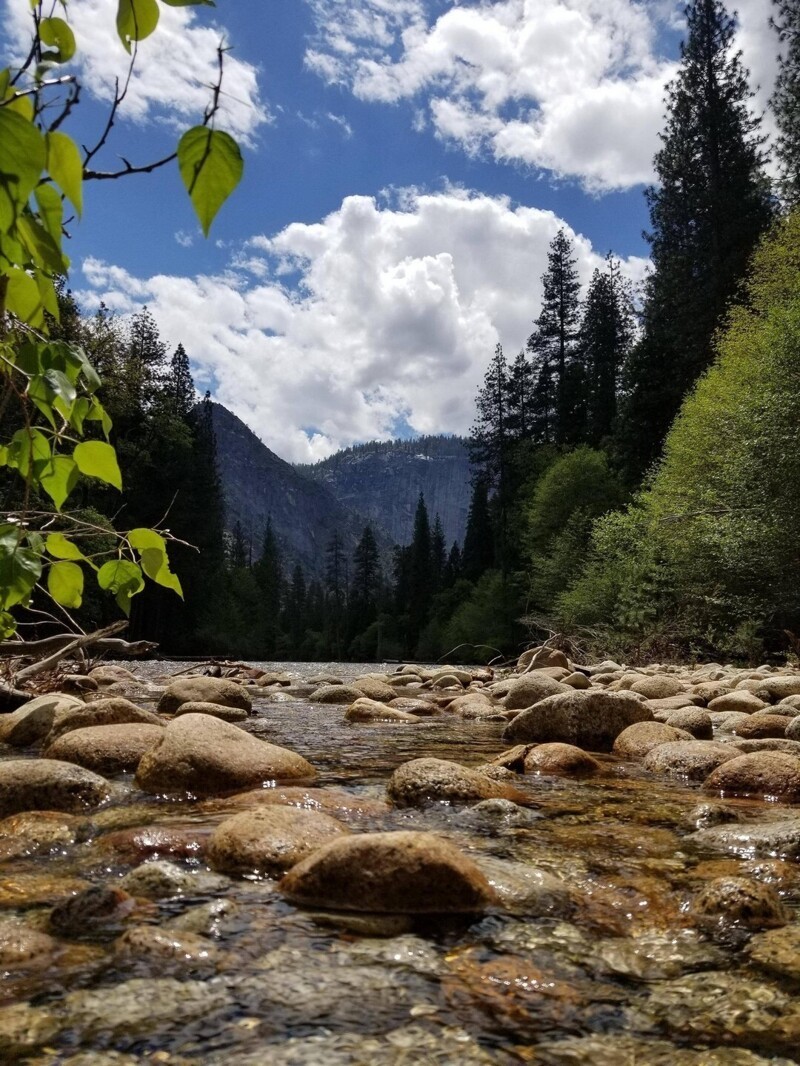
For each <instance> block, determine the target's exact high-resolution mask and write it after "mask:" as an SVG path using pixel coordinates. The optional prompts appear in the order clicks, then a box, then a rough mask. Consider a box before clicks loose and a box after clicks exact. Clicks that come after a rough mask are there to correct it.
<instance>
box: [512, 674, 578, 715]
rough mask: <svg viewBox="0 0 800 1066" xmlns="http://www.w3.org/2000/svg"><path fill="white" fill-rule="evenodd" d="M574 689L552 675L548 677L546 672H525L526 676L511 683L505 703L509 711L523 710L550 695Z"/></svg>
mask: <svg viewBox="0 0 800 1066" xmlns="http://www.w3.org/2000/svg"><path fill="white" fill-rule="evenodd" d="M572 691H573V690H572V689H571V688H570V687H569V686H568V685H562V684H561V682H560V681H554V680H553V678H552V677H547V675H545V674H538V673H534V674H525V675H524V677H520V678H517V679H515V680H513V681H512V682H511V683H510V685H509V686H508V693H507V695H506V697H505V699H504V700H503V703H504V704H505V706H506V709H507V710H509V711H514V710H522V709H523V708H525V707H532V706H533V705H534V704H535V703H538V702H539V701H540V700H543V699H546V698H547V697H548V696H555V695H558V694H559V693H562V692H564V693H570V692H572Z"/></svg>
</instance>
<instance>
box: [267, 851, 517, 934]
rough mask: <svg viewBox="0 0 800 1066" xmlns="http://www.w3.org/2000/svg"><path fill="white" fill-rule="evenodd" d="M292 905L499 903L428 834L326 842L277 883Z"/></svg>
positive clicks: (458, 857) (428, 910)
mask: <svg viewBox="0 0 800 1066" xmlns="http://www.w3.org/2000/svg"><path fill="white" fill-rule="evenodd" d="M279 888H280V890H281V892H282V893H283V894H284V895H285V896H286V897H287V898H288V899H290V900H292V901H293V902H295V903H300V904H303V905H306V906H312V907H327V908H330V909H333V910H346V911H373V912H377V913H381V914H383V913H390V914H439V913H481V912H483V911H485V910H486V908H487V907H490V906H492V905H494V904H496V903H497V902H498V900H497V896H496V894H495V893H494V891H493V890H492V888H491V886H490V885H489V883H488V881H487V880H486V878H485V877H484V875H483V874H482V873H481V871H480V869H479V868H478V867H477V866H476V865H475V863H474V862H473V861H472V860H471V859H469V858H467V856H466V855H464V854H462V852H460V851H459V850H458V849H457V848H456V847H454V846H453V845H452V844H450V843H449V842H447V841H445V840H442V839H440V838H439V837H437V836H434V835H433V834H432V833H418V832H404V831H401V832H396V833H363V834H359V835H356V836H349V837H341V838H339V839H338V840H333V841H331V843H330V844H325V845H324V846H323V847H322V848H320V849H319V850H318V851H315V852H314V853H313V854H312V855H310V856H309V857H308V858H307V859H304V860H303V861H302V862H300V863H298V864H297V866H295V867H293V869H291V870H290V871H289V873H288V874H286V875H285V877H284V878H283V879H282V880H281V882H280V885H279Z"/></svg>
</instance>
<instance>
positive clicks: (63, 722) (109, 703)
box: [45, 696, 164, 747]
mask: <svg viewBox="0 0 800 1066" xmlns="http://www.w3.org/2000/svg"><path fill="white" fill-rule="evenodd" d="M136 722H138V723H139V724H141V725H151V726H158V727H159V728H160V729H163V728H164V722H163V721H162V720H161V719H160V718H159V717H158V715H157V714H153V712H152V711H148V710H145V708H144V707H138V706H137V705H136V704H135V703H131V701H130V700H126V699H125V698H124V697H122V696H109V697H108V698H107V699H102V700H95V701H94V703H86V704H82V705H81V706H80V707H76V708H73V709H71V710H64V711H57V712H56V715H55V717H54V719H53V725H52V728H51V729H50V732H49V733H48V734H47V738H46V740H45V745H46V746H47V747H50V745H51V744H53V743H54V742H55V741H56V740H58V738H59V737H62V736H64V734H65V733H71V732H72V731H73V730H74V729H88V728H90V727H92V726H103V725H126V724H132V723H136Z"/></svg>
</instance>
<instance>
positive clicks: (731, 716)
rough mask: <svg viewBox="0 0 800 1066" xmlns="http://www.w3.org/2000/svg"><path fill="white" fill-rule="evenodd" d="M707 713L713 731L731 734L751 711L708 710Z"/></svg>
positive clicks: (745, 719)
mask: <svg viewBox="0 0 800 1066" xmlns="http://www.w3.org/2000/svg"><path fill="white" fill-rule="evenodd" d="M707 713H708V717H709V718H710V719H711V725H712V726H713V727H714V732H715V733H724V734H729V735H731V736H732V735H733V731H734V729H735V728H736V727H737V726H738V725H741V723H742V722H746V721H747V719H748V718H749V717H750V714H751V713H752V712H749V711H748V712H745V711H708V712H707Z"/></svg>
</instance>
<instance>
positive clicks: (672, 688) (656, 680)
mask: <svg viewBox="0 0 800 1066" xmlns="http://www.w3.org/2000/svg"><path fill="white" fill-rule="evenodd" d="M685 687H686V686H685V685H683V684H681V682H680V681H677V680H676V679H675V678H674V677H669V676H668V675H666V674H653V675H652V676H651V677H643V678H640V679H639V680H638V681H634V683H633V684H632V685H631V692H638V693H640V694H641V695H642V696H644V697H645V698H646V699H648V700H666V699H669V698H670V696H680V694H681V693H682V692H683V691H684V689H685Z"/></svg>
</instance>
